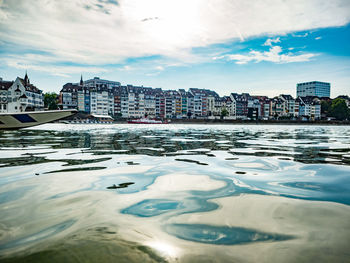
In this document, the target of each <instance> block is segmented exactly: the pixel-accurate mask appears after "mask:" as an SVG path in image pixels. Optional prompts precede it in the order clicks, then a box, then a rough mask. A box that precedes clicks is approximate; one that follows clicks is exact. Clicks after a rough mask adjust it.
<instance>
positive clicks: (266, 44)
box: [264, 37, 281, 47]
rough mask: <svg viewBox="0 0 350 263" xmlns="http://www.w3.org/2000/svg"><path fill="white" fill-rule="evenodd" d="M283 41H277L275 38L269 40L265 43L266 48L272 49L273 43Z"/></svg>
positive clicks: (278, 39)
mask: <svg viewBox="0 0 350 263" xmlns="http://www.w3.org/2000/svg"><path fill="white" fill-rule="evenodd" d="M280 42H281V40H280V38H279V37H276V38H275V39H273V38H268V39H267V40H266V41H265V43H264V46H270V47H272V43H280Z"/></svg>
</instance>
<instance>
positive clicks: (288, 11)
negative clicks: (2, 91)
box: [0, 0, 350, 97]
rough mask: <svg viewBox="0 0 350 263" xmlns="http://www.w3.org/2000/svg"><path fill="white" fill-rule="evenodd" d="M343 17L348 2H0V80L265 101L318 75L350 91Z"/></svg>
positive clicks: (338, 91) (348, 12) (334, 92)
mask: <svg viewBox="0 0 350 263" xmlns="http://www.w3.org/2000/svg"><path fill="white" fill-rule="evenodd" d="M29 2H31V3H29ZM349 22H350V1H347V0H334V1H325V0H309V1H303V0H293V1H292V0H286V1H282V0H268V1H262V0H256V1H249V2H247V1H243V0H235V1H232V0H215V1H214V0H192V1H185V0H178V1H170V0H119V1H110V0H84V1H83V0H76V1H68V2H67V1H58V0H37V1H34V2H33V1H24V0H0V61H1V64H0V77H2V78H3V79H6V80H13V79H15V78H16V77H17V76H23V75H24V74H25V71H26V70H27V71H28V75H29V77H30V79H31V82H32V83H33V84H35V85H36V86H37V87H38V88H40V89H42V90H44V92H48V91H54V92H59V90H60V89H61V88H62V85H64V84H65V83H67V82H78V81H79V79H80V75H81V74H82V75H83V78H84V79H89V78H92V77H95V76H98V77H100V78H104V79H109V80H116V81H120V82H121V83H122V84H133V85H144V86H150V87H154V88H157V87H161V88H163V89H179V88H184V89H188V88H207V89H212V90H215V91H216V92H218V93H219V94H220V95H228V94H229V93H230V92H238V93H241V92H249V93H250V94H252V95H268V96H271V97H272V96H276V95H279V94H281V93H285V94H291V95H293V96H295V86H296V83H298V82H304V81H313V80H319V81H326V82H330V83H331V85H332V89H331V96H332V97H335V96H338V95H342V94H347V95H350V45H349V43H350V25H349Z"/></svg>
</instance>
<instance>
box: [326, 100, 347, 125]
mask: <svg viewBox="0 0 350 263" xmlns="http://www.w3.org/2000/svg"><path fill="white" fill-rule="evenodd" d="M329 113H330V114H329V115H330V116H332V117H334V118H336V119H337V120H346V119H348V118H349V115H350V111H349V108H348V107H347V106H346V102H345V100H344V99H341V98H337V99H335V100H333V101H332V105H331V107H330V111H329Z"/></svg>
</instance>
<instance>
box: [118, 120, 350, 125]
mask: <svg viewBox="0 0 350 263" xmlns="http://www.w3.org/2000/svg"><path fill="white" fill-rule="evenodd" d="M115 123H127V120H125V119H123V120H116V121H115ZM170 123H171V124H230V125H232V124H237V125H242V124H244V125H257V124H258V125H260V124H261V125H350V121H326V120H319V121H291V120H254V121H253V120H220V119H215V120H211V119H171V120H170Z"/></svg>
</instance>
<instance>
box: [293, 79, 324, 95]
mask: <svg viewBox="0 0 350 263" xmlns="http://www.w3.org/2000/svg"><path fill="white" fill-rule="evenodd" d="M330 95H331V84H330V83H328V82H321V81H311V82H304V83H298V84H297V97H306V96H317V97H320V98H321V97H328V98H329V97H330Z"/></svg>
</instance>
